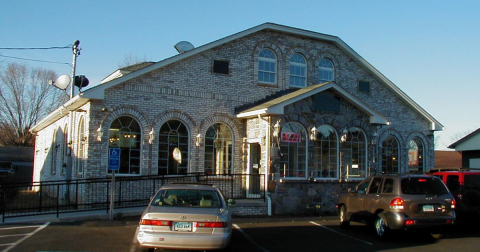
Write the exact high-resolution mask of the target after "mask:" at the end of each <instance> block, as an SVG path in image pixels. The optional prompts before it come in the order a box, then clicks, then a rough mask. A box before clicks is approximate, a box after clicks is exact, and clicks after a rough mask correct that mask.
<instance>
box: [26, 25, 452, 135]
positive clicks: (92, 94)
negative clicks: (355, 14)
mask: <svg viewBox="0 0 480 252" xmlns="http://www.w3.org/2000/svg"><path fill="white" fill-rule="evenodd" d="M260 31H274V32H281V33H285V34H291V35H294V36H299V37H305V38H309V39H315V40H320V41H326V42H329V43H332V44H334V45H336V46H337V47H338V48H339V49H341V50H342V51H343V52H344V53H345V54H347V55H348V56H350V57H351V58H352V59H353V60H354V61H356V62H357V63H358V64H359V65H361V66H363V67H364V68H365V69H366V70H367V71H368V72H369V73H370V74H372V75H373V76H375V77H376V78H377V79H378V80H379V81H380V82H381V83H383V84H384V85H385V86H386V87H387V88H389V89H390V90H391V91H392V92H393V93H395V94H396V95H397V96H398V97H399V98H400V99H401V100H403V101H404V102H405V103H406V104H407V105H408V106H410V107H411V108H412V109H413V110H415V111H417V112H418V113H419V114H420V115H422V116H423V117H424V118H425V119H426V120H427V121H428V122H429V129H430V130H435V131H441V130H443V128H444V127H443V125H442V124H441V123H440V122H439V121H437V120H436V119H435V118H434V117H432V116H431V115H430V114H429V113H428V112H427V111H425V110H424V109H423V108H422V107H420V105H418V104H417V103H416V102H415V101H413V100H412V99H411V98H410V97H409V96H408V95H407V94H405V93H404V92H403V91H402V90H400V89H399V88H398V87H397V86H396V85H395V84H393V83H392V82H391V81H390V80H389V79H388V78H387V77H385V76H384V75H383V74H382V73H380V71H378V70H377V69H376V68H375V67H373V66H372V65H371V64H370V63H369V62H367V61H366V60H365V59H364V58H363V57H361V56H360V55H359V54H358V53H357V52H355V51H354V50H353V49H352V48H351V47H350V46H348V45H347V44H346V43H345V42H344V41H343V40H341V39H340V38H338V37H336V36H332V35H326V34H322V33H318V32H313V31H308V30H303V29H298V28H293V27H288V26H283V25H278V24H274V23H264V24H261V25H258V26H255V27H253V28H250V29H247V30H244V31H242V32H239V33H236V34H233V35H230V36H227V37H225V38H222V39H219V40H216V41H213V42H211V43H208V44H205V45H203V46H200V47H197V48H194V49H192V50H190V51H186V52H185V53H181V54H178V55H175V56H173V57H170V58H167V59H165V60H162V61H159V62H157V63H155V64H152V65H150V66H147V67H144V68H142V69H139V70H137V71H135V72H132V73H129V74H127V75H124V76H122V77H120V78H116V79H112V80H111V81H109V82H106V83H103V84H100V85H96V86H93V87H91V88H89V89H87V90H85V91H83V92H81V93H80V94H78V95H77V96H75V97H74V98H72V99H70V101H68V102H67V103H66V104H65V105H64V106H62V107H60V108H58V109H57V110H55V111H54V112H52V113H51V114H50V115H48V116H47V117H46V118H44V119H43V120H42V121H40V122H39V123H38V124H37V125H35V126H34V127H33V128H32V129H31V131H32V132H37V131H39V130H41V129H43V128H44V127H46V126H48V125H50V124H51V123H53V122H55V121H56V120H58V119H59V118H61V117H63V116H65V113H68V111H72V110H75V109H77V108H79V107H80V106H82V105H83V104H85V103H87V102H88V101H90V100H92V99H93V100H103V99H104V97H105V90H106V89H108V88H111V87H114V86H116V85H119V84H121V83H124V82H126V81H128V80H131V79H134V78H136V77H139V76H142V75H144V74H146V73H149V72H151V71H155V70H157V69H160V68H162V67H165V66H168V65H170V64H172V63H175V62H178V61H181V60H183V59H186V58H189V57H192V56H194V55H197V54H199V53H202V52H204V51H207V50H210V49H212V48H215V47H217V46H220V45H223V44H226V43H229V42H232V41H234V40H236V39H239V38H242V37H245V36H248V35H251V34H254V33H256V32H260Z"/></svg>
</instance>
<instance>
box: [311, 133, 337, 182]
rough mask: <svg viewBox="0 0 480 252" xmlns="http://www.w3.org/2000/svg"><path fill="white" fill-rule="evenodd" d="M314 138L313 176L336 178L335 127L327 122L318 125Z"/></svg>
mask: <svg viewBox="0 0 480 252" xmlns="http://www.w3.org/2000/svg"><path fill="white" fill-rule="evenodd" d="M317 130H318V133H317V137H316V140H314V146H313V156H314V177H317V178H338V168H339V166H338V137H337V133H336V131H335V129H334V128H333V127H332V126H330V125H327V124H324V125H321V126H320V127H318V129H317Z"/></svg>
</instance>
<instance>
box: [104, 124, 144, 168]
mask: <svg viewBox="0 0 480 252" xmlns="http://www.w3.org/2000/svg"><path fill="white" fill-rule="evenodd" d="M108 136H109V145H108V147H109V148H120V168H119V170H118V171H116V173H118V174H125V175H131V174H140V153H141V151H140V147H141V139H142V134H141V129H140V124H139V123H138V122H137V121H136V120H135V119H133V118H132V117H129V116H121V117H118V118H117V119H115V120H114V121H113V122H112V125H110V129H109V135H108ZM108 173H112V170H108Z"/></svg>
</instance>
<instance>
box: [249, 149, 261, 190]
mask: <svg viewBox="0 0 480 252" xmlns="http://www.w3.org/2000/svg"><path fill="white" fill-rule="evenodd" d="M261 153H262V151H261V147H260V144H259V143H251V144H250V153H249V154H250V162H249V166H250V167H249V174H250V176H249V177H248V185H249V187H248V194H249V195H250V196H257V195H258V196H260V189H261V188H260V167H261V164H260V159H261Z"/></svg>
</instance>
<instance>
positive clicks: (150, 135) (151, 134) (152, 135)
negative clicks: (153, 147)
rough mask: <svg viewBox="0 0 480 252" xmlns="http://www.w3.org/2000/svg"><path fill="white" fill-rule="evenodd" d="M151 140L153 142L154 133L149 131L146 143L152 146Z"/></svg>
mask: <svg viewBox="0 0 480 252" xmlns="http://www.w3.org/2000/svg"><path fill="white" fill-rule="evenodd" d="M153 140H155V131H154V130H153V128H152V130H151V131H150V133H148V143H149V144H152V143H153Z"/></svg>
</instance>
